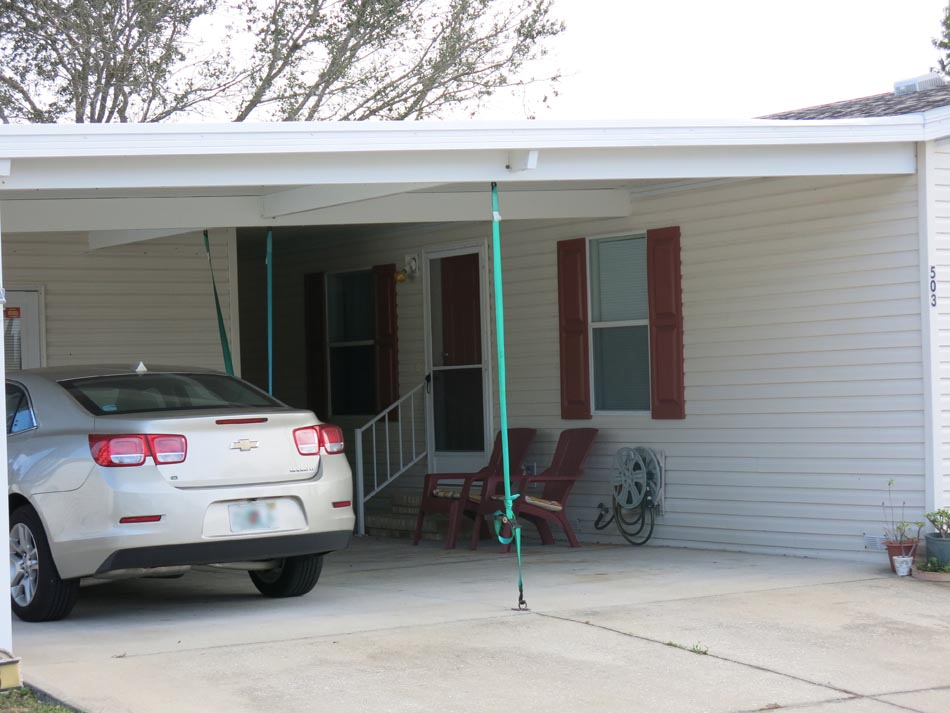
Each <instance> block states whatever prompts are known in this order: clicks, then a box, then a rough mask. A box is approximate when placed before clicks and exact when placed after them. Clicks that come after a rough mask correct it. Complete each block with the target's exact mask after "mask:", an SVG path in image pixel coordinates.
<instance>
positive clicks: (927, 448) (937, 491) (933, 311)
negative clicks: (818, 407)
mask: <svg viewBox="0 0 950 713" xmlns="http://www.w3.org/2000/svg"><path fill="white" fill-rule="evenodd" d="M934 150H935V147H934V144H933V142H932V141H928V142H923V141H922V142H920V143H919V144H918V146H917V167H918V168H917V195H918V196H919V198H918V201H919V203H918V209H919V212H918V216H919V217H918V221H919V222H918V235H919V252H918V254H919V256H920V257H919V260H920V326H921V353H922V361H923V376H924V379H923V381H924V508H925V511H926V512H930V511H931V510H936V509H937V508H939V507H942V506H943V503H942V489H943V488H942V486H943V483H942V480H943V474H942V473H941V472H940V462H941V446H942V443H941V430H942V429H941V422H940V420H941V409H940V354H939V349H940V346H939V345H940V340H939V321H940V319H939V318H940V307H941V305H940V301H941V300H947V299H950V295H939V294H937V289H936V285H937V281H938V280H939V279H940V277H941V276H940V275H938V274H937V272H936V271H937V270H938V269H939V268H938V266H937V235H936V216H935V215H934V209H935V207H936V206H935V202H936V198H935V197H934V195H933V191H934V187H935V182H936V180H937V179H936V175H935V173H936V171H935V166H934Z"/></svg>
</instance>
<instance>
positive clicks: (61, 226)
mask: <svg viewBox="0 0 950 713" xmlns="http://www.w3.org/2000/svg"><path fill="white" fill-rule="evenodd" d="M489 196H490V193H489V189H488V186H487V184H486V188H485V192H484V193H468V192H464V193H463V192H456V193H408V194H404V195H395V196H385V197H382V198H376V199H372V200H366V201H363V202H361V203H352V204H346V205H339V206H333V207H329V208H324V209H321V210H318V211H311V212H308V213H298V214H293V215H285V216H281V217H279V218H264V217H262V216H261V215H260V202H259V200H258V199H257V198H255V197H250V196H246V197H237V198H128V199H119V200H115V199H108V198H89V199H68V200H61V199H50V200H13V201H4V202H3V204H2V207H3V215H4V223H5V229H6V230H8V231H10V232H19V233H28V232H29V233H37V232H58V231H65V230H69V231H72V230H88V231H92V232H93V235H95V236H96V238H95V245H93V237H92V236H90V245H91V246H93V247H101V246H104V245H105V244H110V245H118V244H121V243H123V242H133V241H135V240H147V239H151V238H153V237H159V236H161V235H175V234H179V233H186V232H191V231H192V230H194V226H195V225H235V226H246V227H253V226H281V225H347V224H353V223H376V224H379V223H426V222H444V221H445V222H453V221H477V220H490V218H491V212H490V210H489V209H490V207H491V202H490V198H489ZM501 201H502V206H501V209H502V216H503V217H504V218H505V219H506V220H520V219H545V218H551V219H558V218H617V217H624V216H627V215H629V214H630V210H631V200H630V193H629V191H626V190H620V189H607V190H589V191H588V190H582V191H557V190H551V191H513V192H508V193H504V192H503V193H502V195H501ZM129 228H133V229H132V230H129ZM135 228H147V230H143V229H135ZM110 241H111V242H110Z"/></svg>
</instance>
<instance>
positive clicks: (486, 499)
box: [459, 428, 537, 550]
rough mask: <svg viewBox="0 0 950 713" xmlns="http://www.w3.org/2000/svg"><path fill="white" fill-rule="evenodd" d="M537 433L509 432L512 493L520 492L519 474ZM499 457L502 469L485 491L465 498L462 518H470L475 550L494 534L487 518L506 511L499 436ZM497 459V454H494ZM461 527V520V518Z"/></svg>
mask: <svg viewBox="0 0 950 713" xmlns="http://www.w3.org/2000/svg"><path fill="white" fill-rule="evenodd" d="M535 433H537V431H536V430H535V429H533V428H509V429H508V459H509V461H510V467H509V470H508V472H509V473H510V474H511V479H512V483H511V487H512V492H517V490H516V489H515V485H516V483H517V477H518V474H520V473H521V465H522V463H524V458H525V456H526V455H527V454H528V449H529V448H530V447H531V443H532V442H533V441H534V435H535ZM495 447H496V449H497V450H498V451H499V453H498V467H497V468H496V469H495V470H494V471H492V472H491V473H489V474H488V475H487V477H485V478H484V480H482V483H481V488H479V489H478V490H474V489H469V490H468V492H467V493H466V496H465V497H463V498H461V501H462V511H461V514H462V515H464V516H465V517H467V518H470V519H471V520H472V521H473V522H472V541H471V546H472V549H473V550H477V549H478V541H479V539H480V538H482V537H490V536H491V534H492V533H491V530H490V529H489V527H488V525H487V524H486V521H485V516H486V515H493V514H494V513H495V512H497V511H498V510H503V509H504V500H503V499H502V498H503V497H504V494H505V471H504V468H503V467H502V462H501V434H499V436H498V438H497V439H496V443H495ZM492 455H493V456H494V451H493V452H492ZM459 522H460V523H461V518H459Z"/></svg>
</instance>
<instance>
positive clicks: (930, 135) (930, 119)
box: [923, 106, 950, 141]
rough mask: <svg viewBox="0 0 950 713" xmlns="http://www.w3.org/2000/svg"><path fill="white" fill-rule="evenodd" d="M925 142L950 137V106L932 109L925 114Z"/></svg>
mask: <svg viewBox="0 0 950 713" xmlns="http://www.w3.org/2000/svg"><path fill="white" fill-rule="evenodd" d="M923 117H924V140H925V141H933V140H935V139H942V138H945V137H947V136H950V106H944V107H940V108H939V109H931V110H930V111H928V112H925V113H924V114H923Z"/></svg>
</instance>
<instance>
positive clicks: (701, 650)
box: [666, 641, 709, 656]
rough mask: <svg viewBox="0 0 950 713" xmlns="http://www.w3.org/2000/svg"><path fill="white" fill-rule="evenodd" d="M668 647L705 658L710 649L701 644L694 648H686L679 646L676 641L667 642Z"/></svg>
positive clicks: (694, 645)
mask: <svg viewBox="0 0 950 713" xmlns="http://www.w3.org/2000/svg"><path fill="white" fill-rule="evenodd" d="M666 646H670V647H672V648H674V649H682V650H683V651H689V652H690V653H693V654H698V655H700V656H705V655H706V654H708V653H709V647H708V646H703V645H702V644H701V643H700V642H698V641H697V642H696V643H695V644H693V645H692V646H685V645H684V644H677V643H676V642H675V641H667V642H666Z"/></svg>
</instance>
